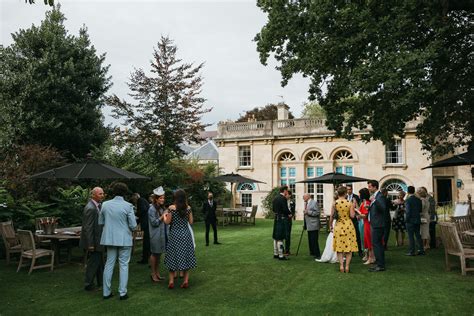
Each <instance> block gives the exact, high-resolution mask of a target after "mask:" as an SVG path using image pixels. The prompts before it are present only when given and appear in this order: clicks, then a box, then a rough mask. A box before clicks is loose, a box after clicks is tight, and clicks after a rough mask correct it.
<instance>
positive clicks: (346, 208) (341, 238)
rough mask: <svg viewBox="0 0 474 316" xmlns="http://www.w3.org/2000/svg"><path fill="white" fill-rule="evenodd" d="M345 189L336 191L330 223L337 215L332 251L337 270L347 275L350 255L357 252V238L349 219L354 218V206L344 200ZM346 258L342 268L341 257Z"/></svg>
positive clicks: (341, 188) (340, 188) (342, 261)
mask: <svg viewBox="0 0 474 316" xmlns="http://www.w3.org/2000/svg"><path fill="white" fill-rule="evenodd" d="M346 192H347V190H346V188H345V187H339V188H338V189H337V196H338V198H337V200H336V202H334V208H333V211H332V213H331V218H330V222H332V219H333V218H334V215H335V213H337V216H336V217H337V221H336V225H335V227H334V241H333V249H334V251H335V252H337V257H338V260H339V270H340V271H341V272H346V273H349V271H350V264H351V259H352V253H353V252H358V251H359V248H358V247H357V238H356V232H355V228H354V224H353V223H352V220H351V218H354V216H355V210H354V204H352V203H351V202H349V201H348V200H346ZM344 256H345V258H346V266H345V267H344V260H343V257H344Z"/></svg>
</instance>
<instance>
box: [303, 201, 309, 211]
mask: <svg viewBox="0 0 474 316" xmlns="http://www.w3.org/2000/svg"><path fill="white" fill-rule="evenodd" d="M304 210H305V211H307V210H308V202H304Z"/></svg>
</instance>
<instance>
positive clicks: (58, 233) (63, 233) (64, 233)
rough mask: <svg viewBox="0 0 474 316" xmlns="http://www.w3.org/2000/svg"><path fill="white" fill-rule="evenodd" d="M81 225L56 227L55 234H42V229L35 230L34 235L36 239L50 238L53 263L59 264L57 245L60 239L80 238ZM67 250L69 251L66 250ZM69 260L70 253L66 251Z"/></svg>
mask: <svg viewBox="0 0 474 316" xmlns="http://www.w3.org/2000/svg"><path fill="white" fill-rule="evenodd" d="M81 229H82V227H81V226H76V227H66V228H56V230H55V234H52V235H45V234H42V233H41V232H42V231H37V232H36V234H35V235H36V236H37V237H38V239H40V240H41V239H49V240H51V248H52V250H53V251H54V264H55V265H59V263H60V262H59V245H60V242H61V241H64V240H79V239H81ZM68 252H70V251H69V250H68ZM69 261H70V253H68V260H67V262H69Z"/></svg>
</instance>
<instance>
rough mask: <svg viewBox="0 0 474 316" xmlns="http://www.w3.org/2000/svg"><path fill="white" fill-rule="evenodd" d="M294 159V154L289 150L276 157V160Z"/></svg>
mask: <svg viewBox="0 0 474 316" xmlns="http://www.w3.org/2000/svg"><path fill="white" fill-rule="evenodd" d="M295 160H296V158H295V155H293V154H292V153H290V152H284V153H282V154H281V155H280V158H279V159H278V161H295Z"/></svg>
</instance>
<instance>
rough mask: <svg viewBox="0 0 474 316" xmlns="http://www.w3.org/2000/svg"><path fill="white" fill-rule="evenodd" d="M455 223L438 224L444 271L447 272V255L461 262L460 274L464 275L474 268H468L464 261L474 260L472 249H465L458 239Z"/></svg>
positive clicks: (449, 267) (448, 267)
mask: <svg viewBox="0 0 474 316" xmlns="http://www.w3.org/2000/svg"><path fill="white" fill-rule="evenodd" d="M456 226H457V225H456V223H448V222H440V223H439V227H440V230H441V239H442V241H443V245H444V254H445V259H446V270H447V271H449V270H450V269H451V266H450V264H449V255H452V256H457V257H459V259H460V260H461V273H462V275H466V272H467V271H474V268H468V267H467V264H466V261H467V260H469V259H471V260H472V259H474V249H470V248H466V247H465V246H464V245H463V244H462V243H461V239H460V238H459V236H460V234H459V232H458V230H457V227H456Z"/></svg>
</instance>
